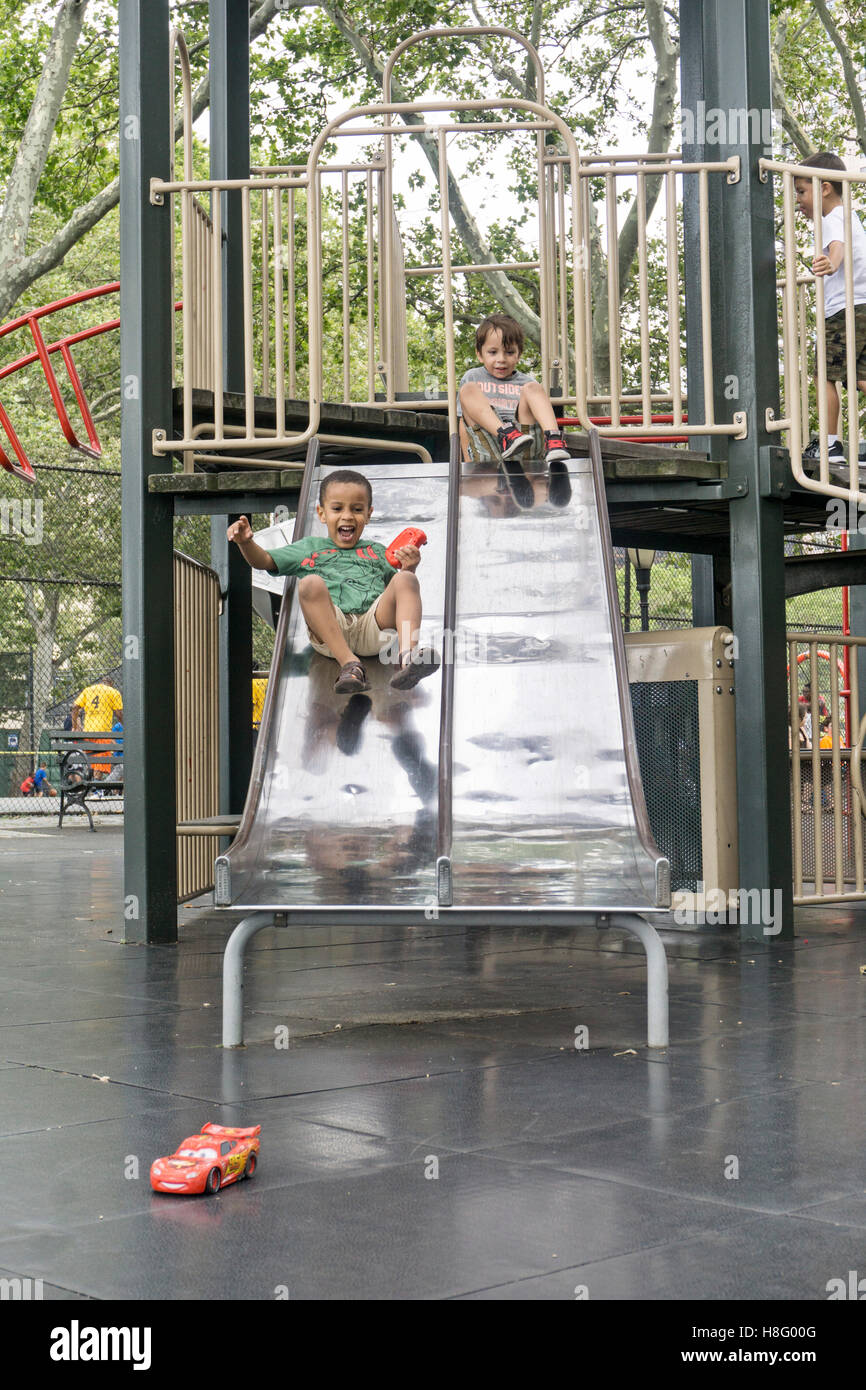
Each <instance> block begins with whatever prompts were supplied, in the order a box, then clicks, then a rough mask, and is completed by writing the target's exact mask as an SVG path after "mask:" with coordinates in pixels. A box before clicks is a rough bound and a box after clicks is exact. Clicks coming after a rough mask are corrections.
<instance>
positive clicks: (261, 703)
mask: <svg viewBox="0 0 866 1390" xmlns="http://www.w3.org/2000/svg"><path fill="white" fill-rule="evenodd" d="M267 691H268V682H267V680H266V679H265V678H264V677H263V676H257V677H256V678H255V680H254V681H253V728H254V729H257V728H258V727H259V725H260V724H261V722H262V710H263V709H264V707H265V695H266V694H267Z"/></svg>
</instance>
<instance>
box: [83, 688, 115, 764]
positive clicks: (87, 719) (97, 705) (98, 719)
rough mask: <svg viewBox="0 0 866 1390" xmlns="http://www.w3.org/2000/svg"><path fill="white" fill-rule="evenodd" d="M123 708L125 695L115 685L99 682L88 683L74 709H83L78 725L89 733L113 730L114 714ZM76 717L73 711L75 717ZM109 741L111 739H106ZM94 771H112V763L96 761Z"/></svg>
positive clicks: (102, 732)
mask: <svg viewBox="0 0 866 1390" xmlns="http://www.w3.org/2000/svg"><path fill="white" fill-rule="evenodd" d="M122 709H123V696H122V695H121V693H120V691H119V690H117V689H116V688H115V686H113V685H105V684H104V683H103V682H101V681H100V682H98V683H97V684H96V685H88V686H87V687H86V688H85V689H84V690H82V692H81V694H80V695H79V697H78V699H77V700H76V701H75V704H74V706H73V711H78V710H80V711H81V714H80V715H79V716H78V723H77V727H78V728H79V729H83V730H84V732H85V733H87V734H104V733H110V732H111V726H112V724H113V723H114V716H115V714H116V713H118V712H120V711H121V710H122ZM75 718H76V714H75V712H73V719H75ZM105 742H109V740H107V739H106V740H105ZM93 771H94V772H95V773H97V774H98V775H103V774H105V773H108V772H110V771H111V763H94V764H93Z"/></svg>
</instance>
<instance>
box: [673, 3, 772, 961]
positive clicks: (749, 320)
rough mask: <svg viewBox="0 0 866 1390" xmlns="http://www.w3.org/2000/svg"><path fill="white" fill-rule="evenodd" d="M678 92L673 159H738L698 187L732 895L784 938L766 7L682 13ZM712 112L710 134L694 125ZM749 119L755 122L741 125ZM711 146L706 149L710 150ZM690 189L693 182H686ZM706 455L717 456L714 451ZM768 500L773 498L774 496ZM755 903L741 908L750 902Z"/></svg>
mask: <svg viewBox="0 0 866 1390" xmlns="http://www.w3.org/2000/svg"><path fill="white" fill-rule="evenodd" d="M680 37H681V49H680V52H681V91H682V106H683V111H684V113H685V112H686V111H689V112H691V114H692V117H693V119H694V122H695V124H694V139H693V142H692V143H691V144H690V145H689V146H686V145H685V142H684V155H685V156H686V157H687V158H691V157H692V156H693V154H694V155H696V156H697V158H700V159H707V160H723V159H727V158H728V157H729V156H730V155H732V154H736V155H739V157H740V168H741V176H740V180H739V182H738V183H736V184H732V185H728V184H726V183H725V182H724V177H723V176H713V177H711V179H710V188H711V200H710V239H711V243H710V262H711V273H712V309H711V313H712V337H713V361H714V377H715V383H716V384H715V409H716V418H717V419H719V420H723V419H726V418H729V416H730V414H731V412H732V410H734V409H737V410H743V411H745V412H746V417H747V422H748V434H747V437H746V438H745V439H742V440H733V439H732V440H730V442H729V444H728V449H727V460H728V475H729V477H730V478H731V479H732V480H733V482H734V483H735V485H736V487H737V490H738V493H737V496H736V497H735V499H734V500H732V501H731V504H730V524H731V569H732V596H733V628H734V634H735V637H736V639H737V647H736V666H735V673H736V687H737V784H738V803H739V844H740V888H741V890H745V891H746V892H749V893H751V894H753V895H754V894H755V893H756V892H757V893H758V894H759V895H760V901H761V902H762V903H764V904H768V905H771V909H772V920H763V919H764V917H765V916H766V917H767V918H769V917H770V913H769V912H766V913H764V912H762V913H761V914H760V915H759V914H755V915H756V916H759V920H757V921H753V920H749V921H743V920H742V915H741V921H740V935H741V938H742V939H743V940H756V941H765V942H767V941H769V940H771V939H772V938H773V936H778V937H781V938H790V937H791V936H793V905H792V868H791V832H790V810H789V807H790V787H789V771H788V746H787V733H786V727H787V725H786V710H787V696H786V686H785V660H786V650H785V586H784V547H783V527H782V505H781V501H780V500H778V482H777V480H776V481H775V482H774V480H773V479H772V478H771V476H770V474H771V467H770V461H769V460H770V453H769V445H770V444H771V443H772V442H773V441H772V440H771V439H770V437H769V436H768V435H767V433H766V431H765V428H764V412H765V410H766V408H767V407H768V406H772V407H773V409H774V410H776V411H777V412H778V401H779V373H778V328H777V305H776V275H775V242H774V226H773V191H772V185H771V184H770V183H761V181H760V179H759V177H758V167H757V165H758V159H759V158H760V157H761V156H762V155H763V154H765V153H769V150H765V148H764V146H763V144H762V143H761V141H762V134H763V132H765V131H767V129H768V127H769V119H770V115H771V113H772V98H771V87H770V15H769V5H768V4H767V3H766V0H682V4H681V6H680ZM699 102H702V103H703V108H702V109H703V112H704V113H709V112H711V111H714V110H716V111H719V112H721V120H720V121H719V120H713V119H704V120H701V108H700V107H699V105H698V103H699ZM753 113H754V114H753ZM716 141H718V143H716ZM689 182H691V180H690V181H689ZM696 201H697V193H696V190H694V191H693V192H692V193H691V194H690V195H689V198H688V203H687V208H686V229H685V242H686V246H687V247H688V246H689V245H690V243H691V245H692V246H693V245H694V237H693V230H694V227H695V220H694V219H695V217H696ZM695 273H696V267H695V263H694V257H693V255H690V256H689V257H687V260H686V277H687V294H689V301H690V302H689V320H688V326H687V328H688V337H689V363H690V368H689V411H690V420H691V419H692V418H695V419H701V418H702V417H701V415H699V414H697V413H695V414H694V415H693V414H692V412H693V410H694V411H695V412H696V411H697V409H699V407H700V401H699V391H698V390H697V389H696V384H697V383H698V381H699V373H697V372H694V371H693V367H694V359H695V358H696V356H697V355H698V353H699V351H700V340H699V338H697V337H696V331H697V330H696V322H699V312H698V308H697V305H696V280H695ZM714 447H715V446H714ZM774 487H775V489H776V495H775V496H774ZM758 900H759V899H758V898H755V897H754V896H753V897H752V899H751V902H752V903H754V902H756V901H758Z"/></svg>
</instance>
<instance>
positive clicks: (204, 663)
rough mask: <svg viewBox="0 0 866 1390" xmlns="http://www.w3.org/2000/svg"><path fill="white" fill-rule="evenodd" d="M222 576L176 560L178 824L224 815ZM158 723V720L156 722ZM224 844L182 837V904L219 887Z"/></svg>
mask: <svg viewBox="0 0 866 1390" xmlns="http://www.w3.org/2000/svg"><path fill="white" fill-rule="evenodd" d="M219 605H220V586H219V576H218V575H217V573H216V571H215V570H212V569H208V568H207V567H206V566H205V565H200V564H198V562H197V561H195V560H191V559H190V558H189V556H188V555H182V554H181V553H180V552H179V551H175V554H174V661H175V676H174V695H175V739H176V746H177V761H176V786H177V819H178V823H180V822H183V821H194V820H202V819H204V818H206V817H209V816H216V815H218V814H219V728H218V721H217V709H218V692H219V686H218V658H219V630H218V622H219ZM154 717H155V716H154ZM219 851H220V842H219V838H218V837H217V836H213V835H186V834H184V835H178V837H177V880H178V890H177V896H178V901H179V902H184V901H185V900H186V899H188V898H194V897H196V896H197V895H198V894H199V893H205V892H207V891H208V889H209V888H212V887H213V866H214V859H215V858H216V856H217V855H218V854H219Z"/></svg>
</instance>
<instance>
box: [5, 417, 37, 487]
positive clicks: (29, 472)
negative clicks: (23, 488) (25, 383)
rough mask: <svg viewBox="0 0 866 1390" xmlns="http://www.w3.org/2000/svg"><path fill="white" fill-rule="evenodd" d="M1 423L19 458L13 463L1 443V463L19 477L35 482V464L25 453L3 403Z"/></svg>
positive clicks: (28, 481)
mask: <svg viewBox="0 0 866 1390" xmlns="http://www.w3.org/2000/svg"><path fill="white" fill-rule="evenodd" d="M0 425H2V426H3V428H4V430H5V431H6V437H7V439H8V440H9V443H10V444H11V445H12V449H13V452H14V454H15V457H16V459H17V460H18V462H17V463H13V462H12V460H11V459H10V458H9V457H8V455H7V454H6V453H5V452H4V450H3V447H2V445H0V465H2V467H3V468H5V469H6V471H7V472H8V473H14V474H15V476H16V477H17V478H23V479H24V481H25V482H27V483H33V482H35V481H36V474H35V473H34V472H33V465H32V464H31V462H30V460H29V459H28V457H27V455H26V454H25V452H24V449H23V448H22V445H21V440H20V439H19V438H18V436H17V434H16V433H15V431H14V429H13V428H12V421H11V420H10V419H9V416H8V415H7V414H6V411H5V410H4V408H3V406H2V405H0Z"/></svg>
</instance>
